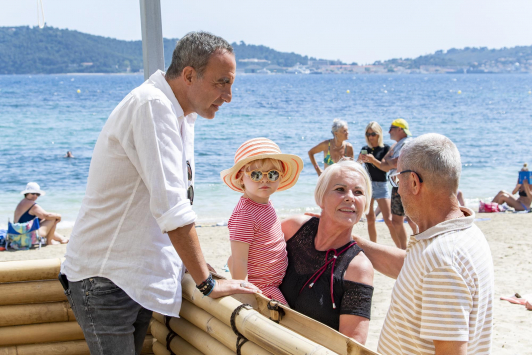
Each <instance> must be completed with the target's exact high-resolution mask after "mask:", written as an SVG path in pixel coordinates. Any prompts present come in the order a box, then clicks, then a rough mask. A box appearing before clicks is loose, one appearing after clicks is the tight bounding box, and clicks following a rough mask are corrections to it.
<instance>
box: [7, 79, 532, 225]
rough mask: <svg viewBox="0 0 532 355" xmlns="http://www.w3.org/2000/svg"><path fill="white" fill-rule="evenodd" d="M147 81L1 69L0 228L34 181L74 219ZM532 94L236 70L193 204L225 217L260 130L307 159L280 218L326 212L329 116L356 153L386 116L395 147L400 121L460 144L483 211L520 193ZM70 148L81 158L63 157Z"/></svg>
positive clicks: (46, 204)
mask: <svg viewBox="0 0 532 355" xmlns="http://www.w3.org/2000/svg"><path fill="white" fill-rule="evenodd" d="M142 82H143V77H142V76H140V75H34V76H28V75H16V76H9V75H8V76H0V227H5V225H6V224H7V220H8V218H11V219H12V218H13V211H14V209H15V207H16V205H17V203H18V202H19V201H20V199H21V198H22V196H21V195H20V191H22V190H23V189H24V187H25V186H26V184H27V183H28V182H30V181H35V182H37V183H39V184H40V185H41V188H42V189H43V190H45V191H46V196H41V197H40V198H39V199H38V202H39V204H40V205H41V206H42V207H43V208H44V209H46V210H47V211H50V212H57V213H60V214H62V216H63V222H62V223H61V225H60V227H68V226H71V225H72V224H73V223H74V221H75V219H76V216H77V213H78V211H79V208H80V205H81V200H82V198H83V195H84V192H85V187H86V183H87V175H88V171H89V165H90V161H91V156H92V152H93V149H94V145H95V143H96V140H97V138H98V135H99V133H100V131H101V129H102V127H103V125H104V123H105V121H106V120H107V118H108V116H109V114H110V113H111V111H112V110H113V109H114V107H115V106H116V105H117V104H118V103H119V102H120V101H121V100H122V98H123V97H124V96H125V95H126V94H127V93H128V92H129V91H131V90H132V89H134V88H135V87H136V86H138V85H140V84H141V83H142ZM78 90H79V92H78ZM348 91H349V92H348ZM531 91H532V76H530V75H482V74H474V75H239V76H238V77H237V79H236V81H235V83H234V86H233V100H232V102H231V103H229V104H224V105H223V106H222V107H221V109H220V111H219V112H218V113H217V115H216V118H215V119H213V120H207V119H204V118H201V117H199V118H198V120H197V122H196V138H195V147H196V149H195V154H196V156H195V159H196V172H195V174H196V186H195V201H194V210H195V211H196V212H197V214H198V219H199V221H200V222H207V223H220V224H222V223H223V222H226V221H227V219H228V218H229V216H230V214H231V212H232V209H233V208H234V206H235V205H236V203H237V201H238V198H239V194H238V193H236V192H233V191H232V190H230V189H229V188H228V187H226V186H225V185H224V184H223V183H222V182H221V180H220V171H222V170H223V169H226V168H229V167H231V166H232V165H233V158H234V153H235V151H236V149H237V148H238V147H239V145H240V144H242V143H243V142H244V141H245V140H247V139H250V138H253V137H259V136H263V137H267V138H270V139H272V140H273V141H275V142H276V143H277V144H278V145H279V146H280V147H281V150H282V151H283V152H286V153H291V154H297V155H299V156H300V157H302V158H303V160H304V162H305V168H304V170H303V172H302V174H301V177H300V179H299V181H298V183H297V185H296V186H295V187H293V188H292V189H290V190H288V191H283V192H278V193H275V194H274V195H273V196H272V201H273V203H274V206H275V207H276V209H277V211H278V214H279V215H280V216H287V215H290V214H296V213H303V212H306V211H310V212H316V211H319V209H318V208H317V206H316V204H315V202H314V197H313V190H314V186H315V184H316V181H317V175H316V172H315V171H314V168H313V167H312V166H311V164H310V161H309V158H308V153H307V152H308V150H309V149H310V148H312V147H313V146H314V145H316V144H318V143H319V142H321V141H323V140H326V139H330V138H332V134H331V124H332V120H333V119H334V118H340V119H343V120H345V121H347V122H348V123H349V131H350V138H349V141H350V143H351V144H352V145H353V147H354V150H355V152H359V151H360V148H361V147H362V146H363V145H365V144H366V142H365V138H364V128H365V127H366V125H367V124H368V122H370V121H377V122H379V123H380V124H381V126H382V127H383V130H384V132H385V133H384V138H385V143H387V144H390V145H391V144H393V143H394V142H393V141H391V140H390V138H389V135H388V133H387V131H388V128H389V126H390V123H391V122H392V121H393V120H394V119H396V118H399V117H401V118H404V119H406V120H407V121H408V123H409V124H410V130H411V131H412V133H413V135H414V136H418V135H421V134H424V133H429V132H437V133H441V134H444V135H446V136H448V137H449V138H451V139H452V140H453V141H454V142H455V144H456V145H457V146H458V149H459V150H460V153H461V155H462V167H463V171H462V177H461V182H460V189H461V190H462V191H463V193H464V196H465V198H466V201H467V203H468V205H470V206H472V207H474V206H475V205H476V204H478V200H479V199H483V200H489V199H490V198H492V197H493V196H494V195H495V194H496V193H497V192H498V191H499V190H501V189H505V190H507V191H511V190H512V189H513V188H514V186H515V184H516V182H517V176H518V171H519V170H520V168H521V166H522V165H523V163H524V162H529V163H532V141H531V138H530V137H531V134H532V94H530V92H531ZM68 150H70V151H72V153H73V155H74V156H75V158H73V159H66V158H63V156H64V155H65V153H66V152H67V151H68ZM316 159H317V161H320V162H321V161H322V160H323V156H322V155H320V156H318V155H316Z"/></svg>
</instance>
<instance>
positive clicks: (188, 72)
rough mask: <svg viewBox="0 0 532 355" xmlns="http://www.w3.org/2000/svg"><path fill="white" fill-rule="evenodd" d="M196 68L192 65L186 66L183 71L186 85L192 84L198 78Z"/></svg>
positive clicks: (182, 76)
mask: <svg viewBox="0 0 532 355" xmlns="http://www.w3.org/2000/svg"><path fill="white" fill-rule="evenodd" d="M196 74H197V73H196V69H194V68H192V67H185V68H183V71H182V72H181V78H182V80H183V81H184V82H185V85H187V86H190V85H192V83H193V82H194V81H195V80H196V77H197V75H196Z"/></svg>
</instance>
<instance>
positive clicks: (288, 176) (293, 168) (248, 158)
mask: <svg viewBox="0 0 532 355" xmlns="http://www.w3.org/2000/svg"><path fill="white" fill-rule="evenodd" d="M266 158H270V159H277V160H280V161H281V162H282V164H283V168H284V174H283V176H282V177H281V182H280V183H279V188H278V189H277V191H283V190H288V189H289V188H291V187H292V186H294V185H295V184H296V182H297V179H298V178H299V173H301V170H303V160H301V158H300V157H298V156H297V155H293V154H283V153H281V149H279V146H278V145H277V144H275V143H274V142H273V141H271V140H269V139H268V138H253V139H250V140H248V141H246V142H244V143H243V144H242V145H241V146H240V147H239V148H238V149H237V151H236V153H235V165H233V167H232V168H229V169H226V170H224V171H222V172H221V173H220V176H221V178H222V180H223V182H224V183H225V184H226V185H227V186H229V187H230V188H231V189H233V190H235V191H238V192H244V189H243V188H242V187H241V186H240V183H239V182H238V180H239V179H237V174H238V172H239V171H240V169H242V167H243V166H244V165H246V164H247V163H249V162H252V161H254V160H259V159H266Z"/></svg>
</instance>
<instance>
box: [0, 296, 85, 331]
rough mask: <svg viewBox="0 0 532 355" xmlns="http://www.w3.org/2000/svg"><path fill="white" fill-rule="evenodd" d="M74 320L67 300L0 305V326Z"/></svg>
mask: <svg viewBox="0 0 532 355" xmlns="http://www.w3.org/2000/svg"><path fill="white" fill-rule="evenodd" d="M0 298H1V296H0ZM75 320H76V317H75V316H74V312H73V311H72V308H70V304H69V303H68V302H53V303H37V304H19V305H10V306H0V327H7V326H13V325H24V324H38V323H55V322H71V321H75Z"/></svg>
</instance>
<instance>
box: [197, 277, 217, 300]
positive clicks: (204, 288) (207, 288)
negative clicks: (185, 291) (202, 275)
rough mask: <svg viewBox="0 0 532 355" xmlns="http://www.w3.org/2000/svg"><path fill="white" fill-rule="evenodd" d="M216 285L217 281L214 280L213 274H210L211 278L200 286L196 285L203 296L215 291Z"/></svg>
mask: <svg viewBox="0 0 532 355" xmlns="http://www.w3.org/2000/svg"><path fill="white" fill-rule="evenodd" d="M214 285H216V280H215V279H213V278H212V274H209V277H207V279H206V280H205V281H203V282H202V283H200V284H199V285H196V288H197V289H198V290H200V292H201V293H203V296H208V295H210V294H211V292H212V290H213V289H214Z"/></svg>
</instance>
